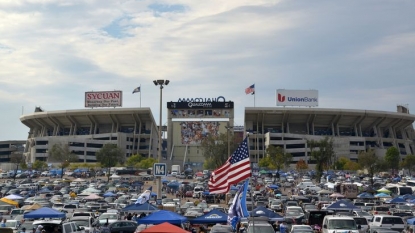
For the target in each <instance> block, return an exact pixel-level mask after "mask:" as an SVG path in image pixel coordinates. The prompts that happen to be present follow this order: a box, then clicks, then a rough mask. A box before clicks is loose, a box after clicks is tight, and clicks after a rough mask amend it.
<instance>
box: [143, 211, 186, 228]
mask: <svg viewBox="0 0 415 233" xmlns="http://www.w3.org/2000/svg"><path fill="white" fill-rule="evenodd" d="M164 222H168V223H170V224H174V225H178V224H182V223H184V222H187V218H185V217H183V216H181V215H179V214H176V213H174V212H171V211H167V210H160V211H157V212H154V213H152V214H150V215H148V216H147V217H144V218H140V219H138V220H137V223H138V224H160V223H164Z"/></svg>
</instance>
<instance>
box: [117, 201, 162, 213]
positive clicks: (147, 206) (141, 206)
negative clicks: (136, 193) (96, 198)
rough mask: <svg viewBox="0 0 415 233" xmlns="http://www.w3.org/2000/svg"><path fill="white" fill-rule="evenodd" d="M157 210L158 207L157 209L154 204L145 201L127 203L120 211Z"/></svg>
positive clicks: (146, 211)
mask: <svg viewBox="0 0 415 233" xmlns="http://www.w3.org/2000/svg"><path fill="white" fill-rule="evenodd" d="M157 210H159V209H157V207H156V206H154V205H152V204H150V203H148V202H145V203H143V204H131V205H128V206H126V207H124V208H123V209H121V212H130V211H133V212H140V213H143V212H145V213H149V212H154V211H157Z"/></svg>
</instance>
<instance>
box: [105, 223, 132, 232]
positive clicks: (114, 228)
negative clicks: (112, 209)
mask: <svg viewBox="0 0 415 233" xmlns="http://www.w3.org/2000/svg"><path fill="white" fill-rule="evenodd" d="M137 227H138V224H137V223H136V222H133V221H128V220H118V221H116V222H113V223H111V224H109V225H108V228H109V229H110V231H111V233H134V232H135V230H136V229H137Z"/></svg>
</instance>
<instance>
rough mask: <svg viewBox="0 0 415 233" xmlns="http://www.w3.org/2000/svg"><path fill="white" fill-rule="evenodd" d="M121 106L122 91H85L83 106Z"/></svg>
mask: <svg viewBox="0 0 415 233" xmlns="http://www.w3.org/2000/svg"><path fill="white" fill-rule="evenodd" d="M98 107H122V91H90V92H85V108H98Z"/></svg>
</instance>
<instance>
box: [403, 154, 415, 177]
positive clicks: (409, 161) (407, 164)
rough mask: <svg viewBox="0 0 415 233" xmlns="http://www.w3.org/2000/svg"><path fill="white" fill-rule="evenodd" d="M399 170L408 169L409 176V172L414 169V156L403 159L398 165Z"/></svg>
mask: <svg viewBox="0 0 415 233" xmlns="http://www.w3.org/2000/svg"><path fill="white" fill-rule="evenodd" d="M400 166H401V168H403V169H408V172H409V175H410V176H411V175H412V174H411V171H412V169H414V167H415V155H407V156H406V157H405V159H404V160H403V161H402V162H401V163H400Z"/></svg>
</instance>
